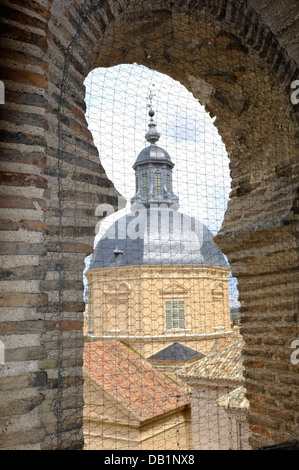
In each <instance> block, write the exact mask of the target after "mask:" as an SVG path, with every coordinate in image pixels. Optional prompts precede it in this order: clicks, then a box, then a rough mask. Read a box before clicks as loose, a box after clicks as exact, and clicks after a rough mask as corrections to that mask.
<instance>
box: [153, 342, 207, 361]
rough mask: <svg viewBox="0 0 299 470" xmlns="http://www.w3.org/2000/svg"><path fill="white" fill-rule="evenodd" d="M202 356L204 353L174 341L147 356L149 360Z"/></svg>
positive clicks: (181, 359)
mask: <svg viewBox="0 0 299 470" xmlns="http://www.w3.org/2000/svg"><path fill="white" fill-rule="evenodd" d="M204 356H205V355H204V354H202V353H201V352H197V351H195V350H194V349H191V348H188V347H187V346H185V345H183V344H180V343H177V342H175V343H173V344H171V345H170V346H167V347H166V348H165V349H162V351H159V352H157V353H156V354H154V355H153V356H151V357H149V360H160V361H190V360H191V359H199V358H201V357H204Z"/></svg>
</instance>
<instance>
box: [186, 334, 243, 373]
mask: <svg viewBox="0 0 299 470" xmlns="http://www.w3.org/2000/svg"><path fill="white" fill-rule="evenodd" d="M243 344H244V343H243V339H242V336H241V335H240V334H239V333H238V332H234V333H233V334H232V335H230V336H226V337H224V338H219V339H218V340H217V341H216V342H215V344H214V346H213V348H212V350H211V352H210V354H209V355H208V356H206V357H204V358H202V359H199V360H198V361H196V362H194V363H193V364H192V365H189V366H185V367H183V368H182V369H180V372H179V376H180V377H182V378H184V377H185V378H186V379H188V378H189V379H194V378H200V379H206V380H233V381H237V382H242V381H243V365H242V360H243V358H242V349H243Z"/></svg>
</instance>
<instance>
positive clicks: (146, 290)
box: [83, 64, 246, 450]
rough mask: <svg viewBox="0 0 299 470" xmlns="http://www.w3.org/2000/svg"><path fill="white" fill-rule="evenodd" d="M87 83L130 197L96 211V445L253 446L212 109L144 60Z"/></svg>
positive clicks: (91, 315)
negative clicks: (234, 411) (221, 240)
mask: <svg viewBox="0 0 299 470" xmlns="http://www.w3.org/2000/svg"><path fill="white" fill-rule="evenodd" d="M85 86H86V105H87V111H86V118H87V121H88V126H89V129H90V130H91V132H92V134H93V138H94V142H95V145H96V146H97V148H98V151H99V156H100V160H101V163H102V165H103V167H104V169H105V171H106V173H107V176H108V178H109V179H110V180H111V181H113V183H114V185H115V188H116V189H117V190H118V192H119V193H120V194H121V196H120V197H119V207H118V209H119V210H117V211H115V208H114V207H112V206H110V205H109V204H107V203H103V204H99V206H98V207H97V209H96V215H97V216H98V217H99V222H98V223H97V225H96V227H95V243H94V254H93V255H91V256H89V257H88V258H87V259H86V268H85V271H84V282H85V294H84V295H85V302H86V308H85V314H84V315H85V325H84V334H85V340H86V341H85V346H84V366H83V372H84V402H85V406H84V440H85V448H86V449H117V450H124V449H126V450H128V449H131V450H132V449H135V450H138V449H143V450H146V449H147V450H154V449H155V450H157V449H160V450H183V449H184V450H190V449H193V448H207V449H209V448H210V449H213V448H225V446H227V447H228V448H229V447H230V446H232V447H233V446H234V444H233V445H232V442H230V443H227V440H228V439H229V438H228V436H230V439H231V440H234V441H236V442H238V446H239V448H241V447H242V446H243V447H244V442H245V441H246V430H244V431H243V430H241V428H242V426H244V422H243V415H242V410H243V411H244V407H242V406H240V416H239V417H238V418H235V417H232V416H231V415H230V413H229V404H228V403H229V397H228V392H231V393H233V396H232V397H231V399H232V400H235V401H238V400H239V401H240V400H241V401H242V400H243V401H244V390H243V389H242V387H241V386H240V387H239V388H238V387H236V386H230V385H227V383H226V382H223V380H224V379H225V378H227V374H228V365H229V366H231V364H234V370H233V371H232V370H231V367H230V368H229V369H230V372H229V373H230V377H228V378H229V379H230V378H232V375H233V374H235V379H236V380H237V381H238V379H239V380H240V384H241V361H240V357H241V347H242V341H241V338H240V336H239V333H238V331H236V325H237V323H238V292H237V282H236V279H233V278H232V277H231V275H230V268H229V265H228V263H227V260H226V258H225V256H224V255H223V254H222V253H221V252H220V251H219V250H218V248H217V247H216V245H215V244H214V242H213V236H214V235H215V234H216V233H217V231H218V230H219V228H220V226H221V222H222V220H223V216H224V211H225V209H226V204H227V200H228V194H229V191H230V176H229V164H228V156H227V153H226V150H225V147H224V144H223V143H222V141H221V138H220V136H219V134H218V132H217V130H216V128H215V126H214V124H213V119H211V118H210V116H209V115H208V114H207V113H206V112H205V111H204V108H203V107H202V106H201V105H200V104H199V102H198V101H197V100H196V99H195V98H194V97H193V95H192V94H191V93H190V92H188V91H187V90H186V89H185V87H184V86H183V85H182V84H180V83H179V82H177V81H175V80H173V79H171V78H170V77H169V76H167V75H164V74H161V73H158V72H156V71H154V70H151V69H148V68H146V67H144V66H139V65H137V64H133V65H119V66H116V67H111V68H98V69H95V70H93V71H92V72H91V73H90V74H89V75H88V77H87V78H86V81H85ZM234 325H235V327H234ZM219 355H220V356H221V357H222V366H221V368H220V369H221V370H220V371H219V370H218V366H217V370H214V371H213V364H214V363H217V364H218V361H217V356H219ZM213 373H214V376H213ZM217 378H218V380H219V384H218V386H217V387H214V386H213V383H214V380H217ZM202 380H210V381H211V386H210V387H204V386H200V383H201V381H202ZM223 384H224V385H223ZM240 397H241V398H240ZM199 429H201V432H200V433H199V432H198V431H199ZM241 441H244V442H242V443H241ZM225 442H226V444H225Z"/></svg>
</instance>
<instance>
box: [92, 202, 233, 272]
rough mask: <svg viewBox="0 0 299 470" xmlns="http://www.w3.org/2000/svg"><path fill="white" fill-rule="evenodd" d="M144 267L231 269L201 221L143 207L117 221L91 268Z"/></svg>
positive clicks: (105, 237) (103, 242) (159, 208)
mask: <svg viewBox="0 0 299 470" xmlns="http://www.w3.org/2000/svg"><path fill="white" fill-rule="evenodd" d="M141 264H149V265H153V264H155V265H166V264H168V265H169V264H181V265H184V264H189V265H210V266H221V267H228V264H227V262H226V260H225V258H224V256H223V254H222V253H221V251H220V250H219V249H218V247H217V246H216V245H215V243H214V242H213V234H212V232H211V231H210V230H209V229H208V228H207V227H206V226H205V225H203V224H202V223H201V222H199V221H197V220H196V219H194V218H193V217H189V216H188V215H185V214H183V213H181V212H179V211H177V210H173V209H171V208H168V207H166V208H161V207H156V208H150V209H146V208H141V209H140V210H139V211H137V210H136V212H134V213H130V214H127V215H125V216H123V217H121V218H120V219H118V220H117V221H115V222H114V223H113V224H112V225H111V226H110V227H109V228H108V230H107V231H106V232H105V233H104V235H103V236H102V238H101V239H100V240H99V242H98V243H97V246H96V248H95V252H94V254H93V256H92V260H91V264H90V268H91V269H97V268H107V267H113V266H136V265H141Z"/></svg>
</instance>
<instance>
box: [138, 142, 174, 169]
mask: <svg viewBox="0 0 299 470" xmlns="http://www.w3.org/2000/svg"><path fill="white" fill-rule="evenodd" d="M144 163H154V164H155V163H168V164H170V165H171V166H172V167H173V166H174V164H173V163H172V161H171V158H170V156H169V154H168V153H167V152H166V150H164V149H162V148H161V147H158V146H157V145H155V144H152V145H150V146H149V147H146V148H145V149H143V150H142V151H141V152H140V154H139V155H138V157H137V160H136V162H135V164H134V166H133V168H134V169H135V168H136V167H137V166H138V165H142V164H144Z"/></svg>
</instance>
